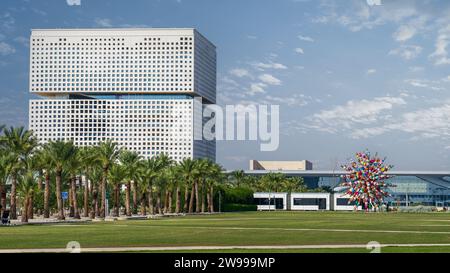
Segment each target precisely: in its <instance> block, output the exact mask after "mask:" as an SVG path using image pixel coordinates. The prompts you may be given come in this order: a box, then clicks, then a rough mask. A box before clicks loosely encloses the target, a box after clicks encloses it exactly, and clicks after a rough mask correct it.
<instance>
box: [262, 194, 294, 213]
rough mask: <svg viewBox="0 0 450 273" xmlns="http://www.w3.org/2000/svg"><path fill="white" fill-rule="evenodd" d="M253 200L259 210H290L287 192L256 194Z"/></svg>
mask: <svg viewBox="0 0 450 273" xmlns="http://www.w3.org/2000/svg"><path fill="white" fill-rule="evenodd" d="M253 198H254V199H255V203H256V205H257V209H258V210H289V202H288V193H286V192H271V193H268V192H255V193H254V194H253Z"/></svg>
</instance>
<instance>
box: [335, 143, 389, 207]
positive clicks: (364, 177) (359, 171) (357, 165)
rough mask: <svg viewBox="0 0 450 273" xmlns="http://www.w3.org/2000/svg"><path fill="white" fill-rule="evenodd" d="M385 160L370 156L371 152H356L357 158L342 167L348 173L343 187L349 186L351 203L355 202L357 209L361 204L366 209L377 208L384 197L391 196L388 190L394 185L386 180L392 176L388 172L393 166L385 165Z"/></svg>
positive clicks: (344, 178)
mask: <svg viewBox="0 0 450 273" xmlns="http://www.w3.org/2000/svg"><path fill="white" fill-rule="evenodd" d="M385 160H386V158H384V159H380V158H378V156H377V154H375V156H374V157H371V156H370V152H369V151H366V152H360V153H356V160H355V161H351V162H350V163H349V164H347V165H343V166H342V168H343V169H344V170H345V171H347V174H345V175H342V178H343V180H344V182H343V183H342V184H341V185H342V186H343V187H348V190H347V192H346V194H347V195H348V196H350V199H349V204H350V203H353V204H354V205H355V209H356V208H357V207H358V206H361V207H362V208H363V209H365V210H366V211H369V209H377V208H378V207H379V206H380V204H381V203H382V202H383V198H384V197H387V196H389V193H388V192H387V191H386V190H387V188H388V187H392V186H393V185H391V184H387V183H386V182H384V181H385V180H387V179H389V178H391V177H392V176H389V175H387V174H386V173H387V172H388V171H389V170H390V169H391V168H392V167H393V166H392V165H385V163H384V162H385Z"/></svg>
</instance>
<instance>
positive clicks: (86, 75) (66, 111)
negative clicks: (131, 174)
mask: <svg viewBox="0 0 450 273" xmlns="http://www.w3.org/2000/svg"><path fill="white" fill-rule="evenodd" d="M30 92H32V93H34V94H37V95H39V96H40V97H41V98H40V99H36V100H31V101H30V119H29V122H30V124H29V125H30V129H32V130H34V132H35V134H36V135H37V136H38V138H39V139H40V140H41V141H42V142H47V141H49V140H56V139H65V140H73V141H74V143H75V144H76V145H79V146H87V145H93V144H96V143H98V142H99V141H101V140H105V139H112V140H114V141H116V142H117V143H119V144H120V145H121V146H122V147H125V148H127V149H130V150H133V151H136V152H138V153H139V154H141V155H142V156H144V157H151V156H154V155H157V154H159V153H162V152H164V153H167V154H168V155H170V156H171V157H172V158H173V159H175V160H177V161H179V160H182V159H183V158H186V157H191V158H198V157H208V158H211V159H213V160H214V159H215V142H213V141H203V140H194V137H193V134H194V130H195V129H196V128H195V127H201V122H200V124H197V123H195V122H194V121H195V119H194V97H201V98H202V100H203V102H206V103H215V99H216V51H215V47H214V45H213V44H211V43H210V42H209V41H208V40H207V39H205V38H204V37H203V36H202V35H201V34H199V33H198V32H197V31H196V30H195V29H88V30H83V29H73V30H72V29H70V30H33V31H32V35H31V38H30ZM197 129H198V128H197Z"/></svg>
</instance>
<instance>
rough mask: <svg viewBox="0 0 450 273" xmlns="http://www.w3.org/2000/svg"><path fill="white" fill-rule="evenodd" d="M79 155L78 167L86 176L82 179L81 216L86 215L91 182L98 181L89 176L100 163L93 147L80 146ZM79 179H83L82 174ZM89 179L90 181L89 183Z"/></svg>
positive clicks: (87, 213)
mask: <svg viewBox="0 0 450 273" xmlns="http://www.w3.org/2000/svg"><path fill="white" fill-rule="evenodd" d="M79 156H80V162H81V166H80V167H81V170H82V175H84V177H85V178H86V179H85V181H84V192H83V217H88V216H89V195H90V189H91V190H92V186H93V183H96V182H98V181H95V182H93V181H92V180H90V177H91V173H92V172H93V171H94V169H95V168H98V167H99V166H100V165H99V161H98V160H97V157H96V156H95V147H92V146H89V147H82V148H80V149H79ZM80 179H83V176H80ZM89 181H91V182H90V185H89Z"/></svg>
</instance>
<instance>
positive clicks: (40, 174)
mask: <svg viewBox="0 0 450 273" xmlns="http://www.w3.org/2000/svg"><path fill="white" fill-rule="evenodd" d="M37 182H38V191H39V192H41V191H42V170H41V171H40V172H39V178H38V181H37ZM36 213H37V215H38V216H39V215H41V213H42V211H41V206H39V208H37V210H36Z"/></svg>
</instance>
